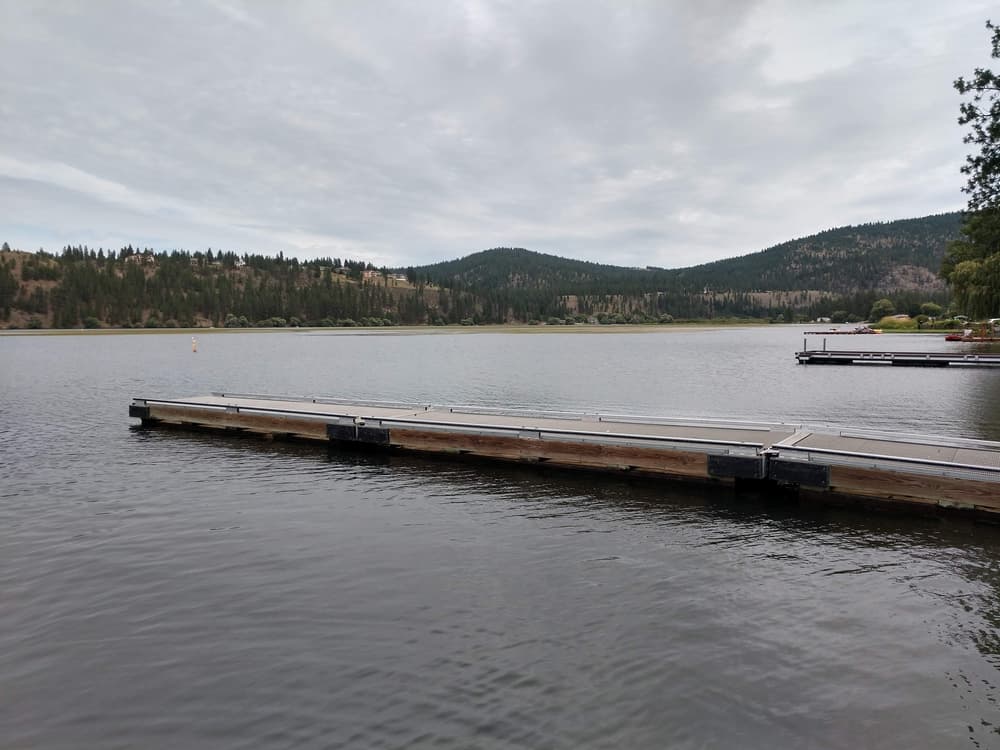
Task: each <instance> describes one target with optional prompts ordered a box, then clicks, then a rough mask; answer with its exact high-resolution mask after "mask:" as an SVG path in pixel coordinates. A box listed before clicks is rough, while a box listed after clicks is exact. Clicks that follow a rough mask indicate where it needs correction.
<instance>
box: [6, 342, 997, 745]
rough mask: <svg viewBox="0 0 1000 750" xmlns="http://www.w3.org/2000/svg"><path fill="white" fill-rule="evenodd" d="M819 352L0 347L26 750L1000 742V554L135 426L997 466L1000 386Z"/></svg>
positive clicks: (688, 346) (506, 473)
mask: <svg viewBox="0 0 1000 750" xmlns="http://www.w3.org/2000/svg"><path fill="white" fill-rule="evenodd" d="M802 334H803V329H801V328H788V327H772V328H759V329H747V330H716V331H701V330H700V331H691V332H685V331H673V332H663V333H659V332H657V333H642V334H626V333H600V334H596V333H595V334H581V333H572V334H570V333H545V334H537V335H536V334H513V333H464V332H463V333H451V332H440V331H436V332H433V333H426V334H400V333H399V332H390V331H379V332H364V333H360V332H353V331H337V332H335V333H298V332H282V333H246V334H238V335H227V334H225V333H205V334H202V335H199V337H198V338H199V351H198V353H197V354H193V353H192V352H191V348H190V335H182V334H158V335H128V336H30V337H29V336H0V746H2V747H12V748H132V747H135V748H179V747H192V748H195V747H197V748H285V747H296V748H423V747H436V748H505V749H506V748H567V749H569V748H667V747H669V748H784V747H788V748H793V747H794V748H852V749H853V748H862V747H864V748H968V747H984V748H988V747H1000V734H998V727H1000V708H998V705H997V700H998V699H1000V690H998V685H1000V672H998V667H1000V631H998V629H997V628H998V625H1000V527H994V526H988V525H981V524H972V523H969V522H966V521H964V520H952V519H945V520H941V519H924V518H911V517H906V516H899V515H894V514H868V513H864V512H861V511H858V510H848V509H840V510H835V509H829V508H818V507H803V506H799V505H797V504H788V503H782V502H779V501H777V500H776V499H775V498H769V497H757V498H753V497H742V496H741V497H735V496H733V495H731V494H729V493H726V492H710V491H700V490H695V489H691V488H688V487H683V486H674V485H669V484H657V483H649V482H645V483H644V482H629V481H626V480H622V479H618V478H610V477H609V478H603V477H598V476H593V475H577V474H570V473H561V472H558V471H548V472H546V471H535V470H529V469H522V468H518V467H508V466H504V465H499V464H497V465H494V464H473V463H456V462H450V461H447V460H440V459H427V458H420V457H413V456H400V455H391V456H390V455H380V454H374V455H371V454H358V453H338V452H328V451H327V450H326V449H325V448H322V447H314V446H308V445H282V444H273V443H265V442H262V441H258V440H253V439H239V438H223V437H220V436H211V435H204V434H185V433H176V432H157V431H142V430H138V429H135V428H134V427H132V426H131V425H132V424H133V420H129V418H128V416H127V414H128V412H127V407H128V402H129V400H130V399H131V398H132V397H134V396H145V397H181V396H186V395H194V394H203V393H208V392H210V391H243V392H256V393H278V394H288V395H315V396H340V397H346V398H360V399H385V400H402V401H414V402H425V403H465V404H476V405H490V406H522V407H540V408H546V409H566V410H587V411H593V410H600V411H605V412H615V413H638V414H655V415H663V416H697V417H721V418H745V419H765V420H777V421H792V422H806V423H813V424H841V425H850V426H869V427H877V428H880V429H897V430H901V431H909V432H913V431H918V432H931V433H944V434H954V435H964V436H968V437H982V438H989V439H1000V372H990V371H978V372H977V371H954V370H919V369H916V370H910V369H902V370H900V369H894V368H885V367H873V368H867V367H865V368H862V367H848V368H838V367H817V366H813V367H808V366H799V365H796V364H795V360H794V358H793V354H794V352H795V351H796V350H797V349H799V348H801V346H802V343H803V335H802ZM810 339H813V340H810V342H809V343H810V344H811V345H817V346H818V345H821V337H810ZM828 346H830V348H855V347H859V348H860V347H865V348H877V349H881V348H885V349H899V350H901V349H926V350H944V349H946V348H948V347H951V348H959V347H961V346H963V345H954V344H946V343H945V342H944V341H943V340H942V339H941V337H940V336H936V337H914V336H894V335H883V336H867V337H866V336H852V337H833V338H831V339H830V340H829V341H828ZM964 346H967V345H964Z"/></svg>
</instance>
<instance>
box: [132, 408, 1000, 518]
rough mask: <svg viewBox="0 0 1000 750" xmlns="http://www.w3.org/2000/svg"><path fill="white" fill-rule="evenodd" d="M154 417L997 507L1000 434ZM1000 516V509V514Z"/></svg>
mask: <svg viewBox="0 0 1000 750" xmlns="http://www.w3.org/2000/svg"><path fill="white" fill-rule="evenodd" d="M129 416H130V417H132V418H135V419H139V420H141V421H142V424H143V425H144V426H146V427H181V428H191V429H205V430H217V431H220V432H224V433H251V434H258V435H263V436H265V437H268V438H271V439H296V440H311V441H317V442H321V443H327V444H330V445H333V446H357V447H372V448H378V449H386V450H406V451H415V452H423V453H437V454H451V455H456V456H469V457H478V458H485V459H499V460H504V461H513V462H519V463H526V464H545V465H549V466H559V467H564V468H575V469H588V470H593V471H602V472H607V473H614V474H619V475H621V474H625V475H638V476H650V477H661V478H664V479H677V480H687V481H701V482H708V483H715V484H721V485H730V486H732V485H742V484H752V485H755V486H783V487H787V488H791V489H794V490H797V491H798V492H799V494H800V495H802V496H803V497H815V498H820V499H823V498H828V499H853V500H861V501H869V502H878V503H885V504H889V505H893V506H899V507H911V508H944V509H959V510H965V511H974V512H979V513H985V514H991V515H992V514H1000V443H995V442H987V441H981V440H968V439H960V438H942V437H929V436H920V435H894V434H891V433H880V432H873V431H865V430H841V431H831V430H814V429H811V428H806V427H803V426H802V425H792V424H781V423H757V422H727V421H716V420H684V419H664V418H654V417H639V416H621V415H605V414H577V413H573V414H570V413H562V412H534V411H518V410H509V409H489V408H482V407H448V406H434V405H412V404H411V405H407V404H396V403H378V402H375V403H372V402H368V403H357V402H346V401H339V400H335V399H322V398H287V397H280V396H263V395H252V394H221V393H219V394H212V395H210V396H197V397H192V398H186V399H180V400H168V399H151V398H136V399H134V400H133V401H132V403H131V405H130V406H129ZM997 517H998V518H1000V516H997Z"/></svg>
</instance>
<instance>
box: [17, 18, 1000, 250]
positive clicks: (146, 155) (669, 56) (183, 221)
mask: <svg viewBox="0 0 1000 750" xmlns="http://www.w3.org/2000/svg"><path fill="white" fill-rule="evenodd" d="M988 10H989V8H988V6H987V4H986V3H978V2H967V3H962V4H952V5H950V6H945V5H943V4H941V3H937V2H931V1H930V0H921V1H920V2H916V3H910V2H902V1H900V2H895V3H879V4H870V3H863V2H837V3H832V2H816V3H810V4H802V3H794V2H792V1H791V0H774V1H769V0H762V1H761V2H746V3H736V2H701V3H697V4H692V3H683V2H679V0H678V2H672V3H668V2H649V3H642V2H632V3H607V4H596V3H570V2H554V3H537V4H529V3H515V2H512V3H505V2H499V1H497V2H494V1H492V0H478V1H472V0H467V1H466V2H455V3H449V4H445V3H402V2H400V3H390V2H372V3H353V4H352V3H337V4H330V3H325V2H304V1H303V2H296V3H291V4H276V3H268V2H259V3H255V2H240V1H239V0H205V1H204V2H195V1H194V0H191V1H190V2H178V3H163V2H155V1H153V0H150V1H149V2H110V1H108V2H99V3H51V4H32V3H22V2H19V1H18V0H0V19H2V21H3V22H2V23H0V50H3V53H2V55H0V127H2V129H3V130H2V132H3V138H2V139H0V205H3V206H4V207H5V208H6V210H5V211H3V212H0V238H2V239H6V240H8V241H9V242H11V244H12V245H15V246H19V247H23V248H25V249H34V248H36V247H38V246H45V247H47V248H48V249H53V250H55V249H58V247H60V246H61V245H63V244H67V243H73V244H77V243H86V244H89V245H92V246H98V245H103V246H105V247H108V246H117V245H119V244H125V243H128V242H132V243H133V244H134V243H139V244H141V245H153V246H156V247H160V248H173V247H183V248H187V249H191V250H194V249H203V248H206V247H214V248H225V249H233V250H237V251H254V252H268V253H274V252H277V251H278V250H283V251H284V252H285V253H286V254H293V255H298V256H299V257H312V256H316V255H327V254H329V255H340V256H343V255H347V256H350V257H357V258H366V259H371V260H373V261H375V262H379V263H388V264H420V263H426V262H432V261H435V260H441V259H446V258H452V257H457V256H460V255H464V254H467V253H469V252H474V251H477V250H480V249H484V248H487V247H493V246H497V245H517V246H523V247H528V248H531V249H535V250H541V251H545V252H553V253H557V254H560V255H565V256H570V257H578V258H586V259H591V260H598V261H603V262H612V263H621V264H625V265H647V264H653V265H661V266H681V265H690V264H693V263H698V262H701V261H704V260H710V259H715V258H720V257H725V256H730V255H735V254H739V253H745V252H752V251H754V250H758V249H761V248H763V247H766V246H768V245H771V244H774V243H777V242H780V241H783V240H785V239H790V238H792V237H795V236H801V235H804V234H809V233H812V232H814V231H818V230H820V229H824V228H827V227H831V226H836V225H840V224H845V223H854V222H861V221H871V220H879V219H892V218H903V217H908V216H918V215H923V214H927V213H933V212H938V211H946V210H954V209H956V208H959V207H961V206H962V204H963V200H962V194H961V193H960V187H961V185H962V179H961V175H960V174H959V172H958V167H959V166H960V164H961V162H962V159H963V157H964V153H965V147H964V145H963V144H962V142H961V137H962V132H961V130H960V129H959V128H958V126H957V124H956V117H957V105H958V97H957V95H956V94H955V93H954V92H953V90H952V88H951V81H952V80H953V79H954V78H955V77H957V76H958V75H962V74H965V73H968V72H969V71H970V70H971V69H972V68H973V67H974V66H975V65H977V64H985V63H987V62H988V59H987V53H988V48H987V38H986V33H985V30H984V28H983V21H984V20H985V18H986V17H987V15H988Z"/></svg>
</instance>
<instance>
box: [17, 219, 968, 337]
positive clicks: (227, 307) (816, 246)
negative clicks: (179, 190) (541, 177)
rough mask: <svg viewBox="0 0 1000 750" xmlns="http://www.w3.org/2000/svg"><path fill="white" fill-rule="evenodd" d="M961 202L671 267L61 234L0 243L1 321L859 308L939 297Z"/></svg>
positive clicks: (630, 317) (301, 321)
mask: <svg viewBox="0 0 1000 750" xmlns="http://www.w3.org/2000/svg"><path fill="white" fill-rule="evenodd" d="M959 223H960V214H957V213H952V214H941V215H938V216H928V217H925V218H921V219H907V220H903V221H894V222H887V223H880V224H866V225H862V226H853V227H841V228H838V229H831V230H828V231H825V232H821V233H819V234H816V235H813V236H811V237H806V238H802V239H799V240H794V241H791V242H786V243H783V244H781V245H777V246H775V247H772V248H769V249H767V250H763V251H761V252H757V253H753V254H750V255H745V256H742V257H739V258H732V259H728V260H723V261H717V262H714V263H708V264H704V265H700V266H694V267H691V268H683V269H663V268H653V267H648V268H643V269H640V268H623V267H620V266H612V265H603V264H598V263H589V262H585V261H579V260H570V259H566V258H560V257H557V256H554V255H545V254H542V253H535V252H531V251H529V250H525V249H520V248H495V249H493V250H487V251H484V252H479V253H474V254H472V255H469V256H467V257H465V258H461V259H458V260H453V261H448V262H444V263H436V264H433V265H429V266H422V267H416V268H414V267H410V268H407V269H405V270H404V269H395V270H392V269H388V268H382V269H376V268H374V267H373V266H372V265H371V264H370V263H366V262H364V261H362V260H348V259H343V260H342V259H339V258H323V259H318V260H309V261H299V260H298V259H295V258H285V257H284V256H283V255H281V254H279V255H278V256H277V257H267V256H261V255H237V254H235V253H218V254H213V252H212V251H211V250H209V251H208V252H207V253H201V252H196V253H193V254H192V253H187V252H181V251H173V252H169V253H167V252H154V251H153V250H151V249H145V250H140V249H137V248H133V247H131V246H129V247H125V248H121V249H120V250H105V249H103V248H100V249H98V250H96V251H95V250H93V249H91V248H88V247H85V246H78V247H66V248H64V249H63V250H62V252H61V253H59V254H51V253H47V252H44V251H38V252H36V253H25V252H18V251H12V250H10V249H9V248H8V247H7V246H6V243H5V245H4V250H3V251H2V252H0V325H2V326H6V327H33V328H42V327H46V328H47V327H53V328H76V327H80V326H84V327H94V328H96V327H107V326H112V327H135V326H144V327H161V326H164V327H174V326H199V325H200V326H208V325H212V326H230V327H233V326H251V325H262V326H283V325H321V326H323V325H326V326H329V325H388V324H445V323H465V324H478V323H510V322H534V321H544V322H561V321H576V322H582V321H587V320H597V321H599V322H667V321H670V320H673V319H683V318H719V317H755V318H766V319H781V320H794V319H803V318H806V319H811V318H815V317H818V316H827V315H830V314H831V313H832V312H834V311H840V312H845V311H846V312H849V313H852V314H854V315H855V316H858V317H864V316H865V315H866V314H867V312H868V311H869V309H870V308H871V305H872V303H873V302H874V300H875V299H877V298H879V297H890V298H892V300H893V302H894V303H895V307H896V309H897V310H900V311H903V312H907V311H916V310H917V309H918V308H919V306H920V304H921V303H923V302H928V301H933V302H939V303H946V302H947V290H946V288H945V286H944V284H943V283H942V282H941V281H940V279H939V278H938V277H937V270H938V268H939V267H940V264H941V259H942V257H943V255H944V252H945V247H946V245H947V243H948V241H949V240H952V239H954V238H955V237H956V236H957V235H958V227H959Z"/></svg>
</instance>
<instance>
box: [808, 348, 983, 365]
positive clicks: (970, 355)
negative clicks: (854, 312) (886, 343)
mask: <svg viewBox="0 0 1000 750" xmlns="http://www.w3.org/2000/svg"><path fill="white" fill-rule="evenodd" d="M795 359H796V360H798V363H799V364H800V365H893V366H895V367H1000V354H992V353H985V352H872V351H863V350H846V349H805V350H803V351H800V352H796V353H795Z"/></svg>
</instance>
